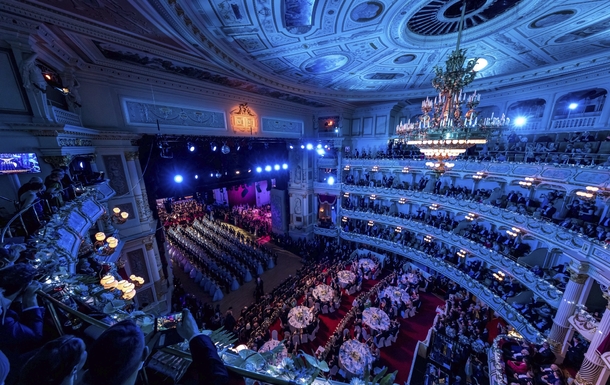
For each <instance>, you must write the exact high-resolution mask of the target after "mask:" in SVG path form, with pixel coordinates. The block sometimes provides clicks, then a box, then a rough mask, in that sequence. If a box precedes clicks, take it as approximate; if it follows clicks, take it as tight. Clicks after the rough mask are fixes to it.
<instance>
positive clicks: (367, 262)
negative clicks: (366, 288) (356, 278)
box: [358, 258, 377, 271]
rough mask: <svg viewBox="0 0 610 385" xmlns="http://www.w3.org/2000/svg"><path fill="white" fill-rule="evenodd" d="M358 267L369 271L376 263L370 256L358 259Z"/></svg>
mask: <svg viewBox="0 0 610 385" xmlns="http://www.w3.org/2000/svg"><path fill="white" fill-rule="evenodd" d="M358 267H362V268H363V269H364V271H371V270H373V269H375V268H376V267H377V264H376V263H375V262H374V261H373V260H372V259H370V258H362V259H361V260H359V261H358Z"/></svg>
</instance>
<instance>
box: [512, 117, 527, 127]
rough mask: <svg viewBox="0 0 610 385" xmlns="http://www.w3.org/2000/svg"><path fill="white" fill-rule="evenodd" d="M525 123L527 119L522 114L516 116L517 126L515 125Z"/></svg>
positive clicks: (519, 125) (520, 125)
mask: <svg viewBox="0 0 610 385" xmlns="http://www.w3.org/2000/svg"><path fill="white" fill-rule="evenodd" d="M525 123H527V119H526V118H524V117H523V116H518V117H517V118H516V119H515V126H517V127H522V126H523V125H525Z"/></svg>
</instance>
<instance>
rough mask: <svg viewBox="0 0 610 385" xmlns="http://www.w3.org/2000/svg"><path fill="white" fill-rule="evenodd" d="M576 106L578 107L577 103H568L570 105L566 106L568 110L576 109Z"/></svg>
mask: <svg viewBox="0 0 610 385" xmlns="http://www.w3.org/2000/svg"><path fill="white" fill-rule="evenodd" d="M576 107H578V103H570V105H569V106H568V108H569V109H570V110H575V109H576Z"/></svg>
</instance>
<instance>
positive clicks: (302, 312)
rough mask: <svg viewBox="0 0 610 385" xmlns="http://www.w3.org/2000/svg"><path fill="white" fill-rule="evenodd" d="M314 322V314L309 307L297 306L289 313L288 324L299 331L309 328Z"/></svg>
mask: <svg viewBox="0 0 610 385" xmlns="http://www.w3.org/2000/svg"><path fill="white" fill-rule="evenodd" d="M311 321H313V313H312V312H311V310H309V308H308V307H307V306H295V307H293V308H292V309H290V312H288V323H289V324H290V325H291V326H292V327H295V328H297V329H303V328H305V327H307V325H309V324H310V323H311Z"/></svg>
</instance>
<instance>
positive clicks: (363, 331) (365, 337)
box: [362, 328, 370, 341]
mask: <svg viewBox="0 0 610 385" xmlns="http://www.w3.org/2000/svg"><path fill="white" fill-rule="evenodd" d="M369 337H370V336H369V333H368V332H367V331H366V329H365V328H362V338H364V340H365V341H366V340H368V339H369Z"/></svg>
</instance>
